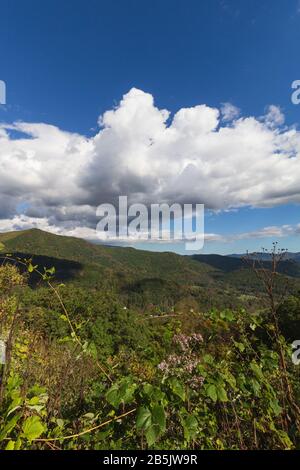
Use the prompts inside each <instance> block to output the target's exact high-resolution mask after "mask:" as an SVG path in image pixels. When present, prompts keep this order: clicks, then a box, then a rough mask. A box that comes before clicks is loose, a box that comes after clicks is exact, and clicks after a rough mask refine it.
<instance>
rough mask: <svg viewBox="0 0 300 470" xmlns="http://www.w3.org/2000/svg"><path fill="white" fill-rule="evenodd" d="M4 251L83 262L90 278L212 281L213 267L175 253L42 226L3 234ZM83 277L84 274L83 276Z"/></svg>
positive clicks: (204, 282) (0, 249) (1, 241)
mask: <svg viewBox="0 0 300 470" xmlns="http://www.w3.org/2000/svg"><path fill="white" fill-rule="evenodd" d="M0 243H1V244H2V247H0V252H2V253H16V252H17V253H23V254H28V255H39V256H47V257H50V258H56V259H61V260H62V259H63V260H69V261H74V262H77V263H81V265H82V267H83V270H84V271H85V273H86V274H87V275H88V277H89V278H90V277H91V276H93V277H94V276H97V275H99V274H100V273H101V274H102V275H103V274H106V275H113V276H119V277H123V278H124V277H125V278H127V279H128V280H135V279H136V280H137V279H143V278H162V279H173V280H176V281H178V282H184V283H186V282H189V283H193V282H196V283H198V282H199V280H200V282H201V283H202V284H207V283H209V282H210V276H209V273H210V272H212V271H213V268H212V267H211V266H209V265H208V264H205V263H199V262H197V261H195V260H193V259H191V258H190V257H184V256H180V255H177V254H175V253H155V252H150V251H142V250H136V249H134V248H122V247H109V246H103V245H96V244H92V243H89V242H87V241H85V240H82V239H79V238H75V237H65V236H60V235H53V234H51V233H48V232H43V231H41V230H38V229H32V230H27V231H23V232H12V233H11V234H8V233H5V234H0ZM82 277H83V276H82Z"/></svg>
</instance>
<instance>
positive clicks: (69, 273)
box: [0, 252, 83, 287]
mask: <svg viewBox="0 0 300 470" xmlns="http://www.w3.org/2000/svg"><path fill="white" fill-rule="evenodd" d="M17 258H19V259H20V260H24V259H32V264H33V265H37V266H38V269H39V270H40V271H41V272H44V267H45V268H46V269H50V268H52V267H54V268H55V274H54V280H55V281H56V282H57V281H59V282H67V281H71V280H72V279H75V278H76V277H77V275H78V274H79V272H80V271H81V270H82V269H83V264H81V263H78V262H77V261H70V260H66V259H59V258H52V257H50V256H42V255H30V254H28V253H20V252H15V253H11V256H10V258H7V257H5V255H4V254H3V255H0V264H5V263H6V264H14V265H16V266H18V267H19V269H20V271H21V272H26V271H27V268H26V266H23V265H22V264H21V263H18V260H17ZM42 282H43V280H42V279H41V276H40V275H39V274H37V273H35V272H33V273H30V274H29V280H28V284H29V285H30V286H31V287H37V286H38V285H39V284H41V283H42Z"/></svg>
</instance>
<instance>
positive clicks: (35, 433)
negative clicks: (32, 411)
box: [22, 416, 45, 441]
mask: <svg viewBox="0 0 300 470" xmlns="http://www.w3.org/2000/svg"><path fill="white" fill-rule="evenodd" d="M22 430H23V434H24V437H26V439H28V440H29V441H32V440H33V439H37V438H38V437H40V435H41V434H42V433H43V432H44V430H45V427H44V425H43V424H42V422H41V419H40V417H39V416H30V417H29V418H27V419H26V421H25V422H24V424H23V427H22Z"/></svg>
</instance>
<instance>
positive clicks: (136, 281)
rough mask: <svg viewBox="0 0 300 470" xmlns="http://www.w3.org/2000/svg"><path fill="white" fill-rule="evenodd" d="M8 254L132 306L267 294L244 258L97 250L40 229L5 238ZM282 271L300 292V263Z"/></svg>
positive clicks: (227, 301)
mask: <svg viewBox="0 0 300 470" xmlns="http://www.w3.org/2000/svg"><path fill="white" fill-rule="evenodd" d="M6 253H10V254H12V255H13V256H20V257H21V258H22V257H33V261H34V263H36V264H38V265H39V266H42V267H43V266H45V267H52V266H54V267H55V268H56V279H57V280H58V281H63V282H72V283H74V284H77V285H80V286H83V287H85V288H91V289H94V288H102V287H104V286H105V288H107V286H109V287H111V288H114V289H117V291H118V292H119V293H120V295H122V296H124V298H126V299H127V300H128V302H134V303H136V304H138V305H145V304H147V305H148V304H155V303H157V304H165V303H166V302H167V304H168V305H172V302H173V303H176V302H179V301H180V302H182V301H183V299H184V303H185V304H188V305H193V302H196V303H197V304H199V305H210V306H211V305H213V304H220V305H222V306H229V307H230V306H233V305H235V304H236V299H239V298H242V297H243V296H245V295H246V297H247V295H248V294H249V295H250V296H251V297H253V296H255V295H256V294H255V293H256V292H257V291H259V290H260V289H261V286H260V285H259V283H258V281H257V279H256V276H255V275H254V273H253V272H252V271H251V270H250V269H248V268H247V266H246V265H245V263H244V261H243V260H242V259H241V257H242V256H241V255H235V256H221V255H192V256H182V255H178V254H175V253H171V252H165V253H155V252H150V251H143V250H137V249H134V248H127V247H126V248H124V247H111V246H104V245H98V244H93V243H89V242H87V241H85V240H82V239H80V238H75V237H66V236H60V235H54V234H51V233H48V232H44V231H42V230H38V229H31V230H25V231H19V232H9V233H1V234H0V256H1V254H2V257H5V254H6ZM295 259H296V257H295ZM267 265H268V262H267V261H266V266H267ZM280 271H281V273H282V274H285V275H287V276H289V277H290V278H291V279H292V280H293V285H294V286H295V289H299V288H300V263H298V262H297V261H295V260H294V259H291V260H288V261H285V262H284V263H282V264H281V267H280ZM35 281H36V280H35V279H33V284H34V283H35ZM212 302H213V304H212Z"/></svg>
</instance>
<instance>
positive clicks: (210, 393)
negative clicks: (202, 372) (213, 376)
mask: <svg viewBox="0 0 300 470" xmlns="http://www.w3.org/2000/svg"><path fill="white" fill-rule="evenodd" d="M206 393H207V395H208V396H209V398H211V399H212V401H213V402H216V401H217V399H218V396H217V390H216V386H215V385H213V384H211V385H209V386H208V387H207V389H206Z"/></svg>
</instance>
